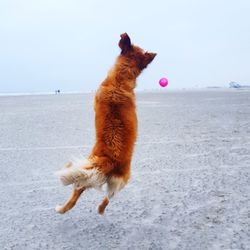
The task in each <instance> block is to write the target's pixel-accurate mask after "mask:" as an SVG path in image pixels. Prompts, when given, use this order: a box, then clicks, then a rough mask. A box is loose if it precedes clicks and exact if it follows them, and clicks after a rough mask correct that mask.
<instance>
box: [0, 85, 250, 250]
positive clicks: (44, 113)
mask: <svg viewBox="0 0 250 250" xmlns="http://www.w3.org/2000/svg"><path fill="white" fill-rule="evenodd" d="M137 111H138V121H139V134H138V140H137V143H136V148H135V152H134V157H133V162H132V177H131V180H130V182H129V184H128V185H127V186H126V187H125V188H124V189H123V190H122V191H121V192H120V193H119V194H118V195H117V196H116V197H115V198H114V200H112V202H111V203H110V205H109V206H108V208H107V210H106V214H105V215H104V216H100V215H99V214H98V213H97V211H96V210H97V206H98V204H99V203H100V202H101V200H102V198H103V197H104V192H98V191H96V190H89V191H87V192H86V193H85V194H84V195H82V197H81V199H80V200H79V202H78V203H77V205H76V206H75V207H74V209H73V210H71V211H70V212H68V213H67V214H65V215H61V214H57V213H56V212H55V210H54V208H55V206H56V205H57V204H60V203H63V202H64V201H66V199H67V198H68V196H69V195H70V193H71V187H63V186H62V185H61V183H60V182H59V180H58V179H57V178H56V177H55V176H54V172H55V171H57V170H59V169H60V168H62V166H63V165H64V163H66V162H67V161H68V160H70V159H72V158H73V157H79V156H81V155H82V156H87V155H88V153H89V152H90V150H91V147H92V146H93V144H94V139H95V129H94V111H93V94H68V95H66V94H65V95H64V94H61V95H36V96H6V97H5V96H1V97H0V166H1V167H0V169H1V174H0V180H1V182H0V185H1V189H0V193H1V195H0V197H1V206H0V221H1V223H0V246H1V249H6V250H7V249H8V250H9V249H12V250H26V249H27V250H30V249H50V250H52V249H54V250H58V249H60V250H61V249H64V250H80V249H81V250H82V249H88V250H90V249H102V250H103V249H119V250H120V249H131V250H134V249H153V250H156V249H181V250H183V249H190V250H195V249H197V250H198V249H199V250H205V249H209V250H210V249H250V91H249V90H241V89H239V90H235V89H210V90H208V89H207V90H205V89H204V90H193V91H187V90H186V91H172V92H164V93H163V92H158V93H138V94H137Z"/></svg>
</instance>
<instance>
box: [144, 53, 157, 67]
mask: <svg viewBox="0 0 250 250" xmlns="http://www.w3.org/2000/svg"><path fill="white" fill-rule="evenodd" d="M156 55H157V54H156V53H149V52H146V53H145V54H144V59H143V61H142V68H143V69H144V68H146V67H147V66H148V64H150V63H151V62H152V61H153V60H154V58H155V56H156Z"/></svg>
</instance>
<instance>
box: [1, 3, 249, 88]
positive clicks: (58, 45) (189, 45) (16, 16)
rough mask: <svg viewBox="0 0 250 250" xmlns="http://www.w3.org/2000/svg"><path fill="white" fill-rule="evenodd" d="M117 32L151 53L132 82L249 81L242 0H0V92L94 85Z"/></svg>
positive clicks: (114, 49) (111, 57) (113, 51)
mask: <svg viewBox="0 0 250 250" xmlns="http://www.w3.org/2000/svg"><path fill="white" fill-rule="evenodd" d="M123 32H127V33H128V34H129V35H130V37H131V40H132V42H133V43H135V44H137V45H139V46H141V47H142V48H144V49H145V50H148V51H152V52H157V54H158V55H157V57H156V58H155V61H154V62H153V63H152V64H151V65H150V66H149V67H148V68H147V69H146V70H145V71H144V72H143V74H142V75H141V76H140V77H139V79H138V89H140V90H143V89H156V88H160V87H159V85H158V81H159V79H160V78H161V77H164V76H165V77H167V78H168V79H169V87H168V88H170V89H171V88H172V89H174V88H189V87H194V86H203V87H205V86H214V85H217V86H227V85H228V82H229V81H236V82H239V83H242V84H250V70H249V69H250V1H249V0H244V1H243V0H237V1H236V0H202V1H201V0H188V1H187V0H171V1H167V0H162V1H158V0H153V1H146V0H144V1H136V0H123V1H119V0H105V1H104V0H84V1H83V0H68V1H63V0H40V1H35V0H30V1H28V0H22V1H20V0H0V35H1V37H0V92H36V91H38V92H41V91H54V90H55V89H61V90H62V91H91V90H95V89H96V88H97V86H98V85H99V84H100V82H101V81H102V80H103V79H104V78H105V77H106V75H107V71H108V69H109V68H110V67H111V66H112V65H113V63H114V61H115V58H116V56H117V55H118V54H119V53H120V51H119V48H118V46H117V43H118V40H119V35H120V34H121V33H123Z"/></svg>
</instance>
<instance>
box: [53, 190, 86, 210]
mask: <svg viewBox="0 0 250 250" xmlns="http://www.w3.org/2000/svg"><path fill="white" fill-rule="evenodd" d="M84 190H85V188H81V189H74V190H73V192H72V194H71V196H70V198H69V199H68V201H67V202H66V203H65V204H64V205H63V206H60V205H57V206H56V208H55V209H56V212H58V213H60V214H64V213H66V212H67V211H68V210H70V209H71V208H72V207H74V206H75V204H76V202H77V200H78V199H79V197H80V196H81V194H82V192H83V191H84Z"/></svg>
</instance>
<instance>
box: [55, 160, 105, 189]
mask: <svg viewBox="0 0 250 250" xmlns="http://www.w3.org/2000/svg"><path fill="white" fill-rule="evenodd" d="M55 174H56V175H57V176H58V177H59V178H60V180H61V182H62V184H63V185H65V186H67V185H70V184H73V185H74V187H75V188H78V189H79V188H82V187H85V188H89V187H94V188H100V187H101V186H102V185H103V184H104V183H105V181H106V177H105V176H104V175H103V174H101V173H100V172H99V171H98V170H97V169H95V168H91V163H90V162H89V161H88V160H85V159H84V160H75V161H73V162H72V164H68V167H66V168H64V169H62V170H60V171H57V172H56V173H55Z"/></svg>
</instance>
